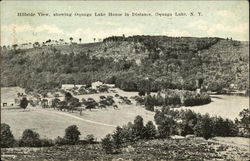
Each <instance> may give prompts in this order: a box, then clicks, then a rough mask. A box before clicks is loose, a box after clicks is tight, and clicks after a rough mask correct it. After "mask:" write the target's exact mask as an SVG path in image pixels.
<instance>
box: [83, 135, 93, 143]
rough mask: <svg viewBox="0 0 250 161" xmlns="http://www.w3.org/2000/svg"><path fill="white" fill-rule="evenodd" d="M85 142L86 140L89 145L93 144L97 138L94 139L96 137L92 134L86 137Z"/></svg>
mask: <svg viewBox="0 0 250 161" xmlns="http://www.w3.org/2000/svg"><path fill="white" fill-rule="evenodd" d="M84 140H85V141H86V142H87V143H89V144H92V143H94V141H95V137H94V135H92V134H90V135H87V136H86V137H85V139H84Z"/></svg>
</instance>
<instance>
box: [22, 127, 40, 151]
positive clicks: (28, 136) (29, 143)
mask: <svg viewBox="0 0 250 161" xmlns="http://www.w3.org/2000/svg"><path fill="white" fill-rule="evenodd" d="M19 145H20V146H26V147H39V146H41V140H40V136H39V134H38V133H36V132H34V131H32V130H31V129H26V130H24V132H23V134H22V138H21V140H20V142H19Z"/></svg>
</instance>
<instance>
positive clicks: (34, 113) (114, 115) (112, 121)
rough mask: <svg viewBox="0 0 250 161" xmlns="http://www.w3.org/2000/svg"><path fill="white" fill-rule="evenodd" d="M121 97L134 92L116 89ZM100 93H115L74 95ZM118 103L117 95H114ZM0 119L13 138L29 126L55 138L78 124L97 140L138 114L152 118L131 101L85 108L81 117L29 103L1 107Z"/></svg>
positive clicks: (84, 96)
mask: <svg viewBox="0 0 250 161" xmlns="http://www.w3.org/2000/svg"><path fill="white" fill-rule="evenodd" d="M117 92H118V93H119V94H120V95H122V96H127V97H130V96H133V95H135V94H136V93H135V92H123V91H119V90H118V91H117ZM100 95H105V96H107V95H115V93H100V94H91V95H82V96H77V97H78V98H80V99H81V98H89V97H91V98H94V99H96V100H98V99H99V96H100ZM114 100H115V101H116V102H118V99H117V98H114ZM117 104H118V103H117ZM1 112H2V114H1V116H2V117H1V122H2V123H7V124H9V125H10V127H11V130H12V132H13V134H14V136H15V137H16V138H20V137H21V135H22V132H23V131H24V130H25V129H32V130H34V131H36V132H38V133H39V134H40V136H41V137H42V138H52V139H53V138H55V137H57V136H63V135H64V130H65V129H66V128H67V127H68V126H70V125H73V124H74V125H77V126H78V127H79V130H80V132H81V134H82V135H81V137H82V138H84V137H85V136H86V135H87V134H94V136H96V137H97V139H98V140H100V138H102V137H104V136H105V135H106V134H108V133H112V132H113V131H114V129H115V127H116V126H118V125H119V126H122V125H125V124H127V123H128V122H129V121H133V120H134V118H135V117H136V116H137V115H141V116H142V117H143V118H144V122H145V123H146V122H147V121H149V120H152V121H153V120H154V118H153V116H154V113H153V112H150V111H147V110H145V109H144V108H141V107H139V106H136V105H135V104H134V103H133V104H132V105H119V104H118V109H113V108H112V107H109V108H107V109H92V110H91V111H89V110H84V111H83V112H82V115H81V116H80V114H79V112H74V113H69V112H62V111H57V110H54V109H42V108H40V107H31V106H29V107H28V108H27V109H26V110H25V111H23V110H22V109H2V110H1Z"/></svg>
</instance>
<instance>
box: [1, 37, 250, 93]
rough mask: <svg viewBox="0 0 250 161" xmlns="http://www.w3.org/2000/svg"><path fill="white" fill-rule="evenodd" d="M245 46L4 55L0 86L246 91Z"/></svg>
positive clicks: (188, 40) (141, 44) (174, 42)
mask: <svg viewBox="0 0 250 161" xmlns="http://www.w3.org/2000/svg"><path fill="white" fill-rule="evenodd" d="M248 53H249V43H248V42H239V41H234V40H225V39H221V38H193V37H167V36H132V37H109V38H106V39H104V41H103V42H98V43H89V44H72V45H61V46H43V47H38V48H33V49H26V50H15V51H14V50H4V51H2V52H1V56H2V58H3V61H2V70H1V77H2V78H1V86H20V87H24V88H32V89H43V90H45V89H51V88H55V87H60V85H61V84H63V83H76V84H90V83H91V82H93V81H96V80H101V81H104V82H106V83H115V84H116V86H117V87H120V88H121V89H124V90H127V91H138V90H140V89H141V88H144V85H143V83H142V82H143V80H144V79H145V77H148V78H149V80H150V83H151V91H158V90H160V89H164V88H177V89H188V90H195V89H196V88H197V86H196V85H197V84H196V81H197V80H201V82H202V84H203V86H206V87H208V90H212V91H220V90H222V88H229V86H230V85H231V84H234V86H235V87H234V88H235V89H237V90H246V89H248V87H249V83H248V77H249V72H248V69H249V64H248V62H249V58H248V57H249V55H248Z"/></svg>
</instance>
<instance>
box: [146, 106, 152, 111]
mask: <svg viewBox="0 0 250 161" xmlns="http://www.w3.org/2000/svg"><path fill="white" fill-rule="evenodd" d="M145 109H146V110H148V111H154V106H153V105H148V106H145Z"/></svg>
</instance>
